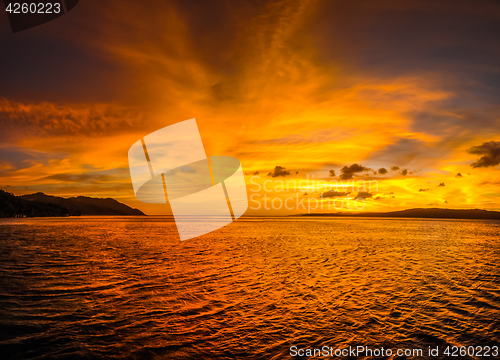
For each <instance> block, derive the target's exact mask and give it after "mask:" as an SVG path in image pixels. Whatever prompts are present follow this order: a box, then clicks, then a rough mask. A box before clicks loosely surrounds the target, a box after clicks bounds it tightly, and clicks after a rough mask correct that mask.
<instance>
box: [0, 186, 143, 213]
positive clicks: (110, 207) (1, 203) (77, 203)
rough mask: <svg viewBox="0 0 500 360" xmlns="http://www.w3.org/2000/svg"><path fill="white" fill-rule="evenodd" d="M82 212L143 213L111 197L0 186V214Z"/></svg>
mask: <svg viewBox="0 0 500 360" xmlns="http://www.w3.org/2000/svg"><path fill="white" fill-rule="evenodd" d="M82 215H143V216H145V215H146V214H144V213H143V212H142V211H140V210H138V209H133V208H131V207H130V206H127V205H125V204H122V203H120V202H118V201H116V200H115V199H111V198H107V199H98V198H91V197H87V196H77V197H71V198H62V197H58V196H51V195H46V194H44V193H41V192H38V193H36V194H29V195H21V196H15V195H13V194H11V193H8V192H6V191H3V190H0V218H12V217H47V216H82Z"/></svg>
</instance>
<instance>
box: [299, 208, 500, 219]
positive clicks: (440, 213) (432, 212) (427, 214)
mask: <svg viewBox="0 0 500 360" xmlns="http://www.w3.org/2000/svg"><path fill="white" fill-rule="evenodd" d="M302 216H346V217H395V218H430V219H477V220H500V212H498V211H488V210H479V209H468V210H456V209H438V208H429V209H407V210H401V211H391V212H385V213H375V212H370V213H368V212H367V213H345V212H344V213H329V214H325V213H321V214H303V215H302Z"/></svg>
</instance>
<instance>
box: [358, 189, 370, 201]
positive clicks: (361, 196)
mask: <svg viewBox="0 0 500 360" xmlns="http://www.w3.org/2000/svg"><path fill="white" fill-rule="evenodd" d="M371 197H373V195H372V194H371V193H369V192H366V191H360V192H358V194H357V195H356V197H355V199H363V200H366V199H369V198H371Z"/></svg>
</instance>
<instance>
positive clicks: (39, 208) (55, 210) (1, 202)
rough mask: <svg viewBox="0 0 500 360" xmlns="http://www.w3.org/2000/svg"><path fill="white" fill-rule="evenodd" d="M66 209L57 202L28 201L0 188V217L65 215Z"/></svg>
mask: <svg viewBox="0 0 500 360" xmlns="http://www.w3.org/2000/svg"><path fill="white" fill-rule="evenodd" d="M67 214H68V209H66V208H64V207H62V206H59V205H57V204H46V203H42V202H38V201H28V200H24V199H21V198H20V197H18V196H14V195H13V194H11V193H8V192H5V191H3V190H0V217H1V218H5V217H24V216H28V217H32V216H66V215H67Z"/></svg>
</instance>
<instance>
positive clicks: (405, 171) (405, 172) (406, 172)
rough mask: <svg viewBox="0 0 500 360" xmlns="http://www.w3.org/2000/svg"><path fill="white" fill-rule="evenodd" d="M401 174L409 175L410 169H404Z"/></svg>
mask: <svg viewBox="0 0 500 360" xmlns="http://www.w3.org/2000/svg"><path fill="white" fill-rule="evenodd" d="M400 174H401V175H403V176H406V175H408V169H404V170H403V171H401V173H400Z"/></svg>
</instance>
